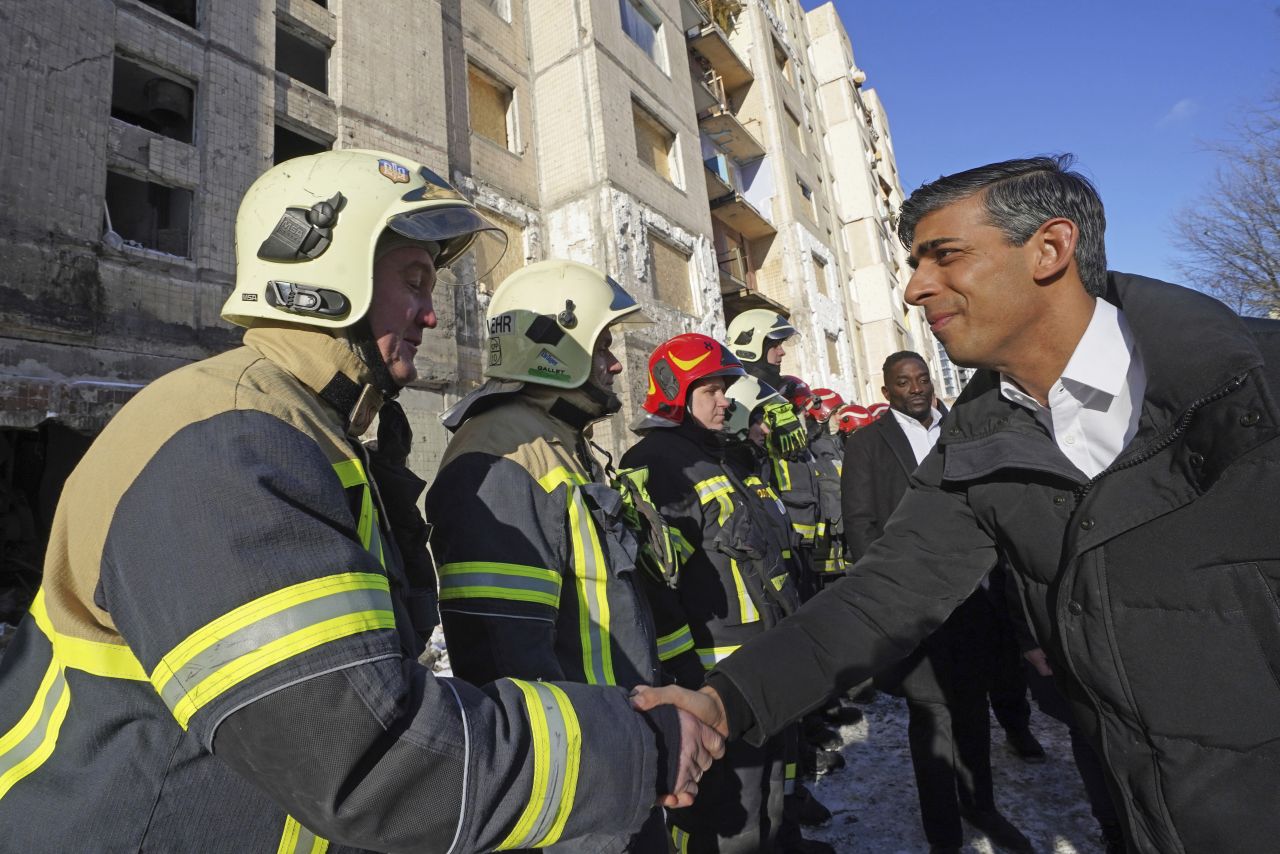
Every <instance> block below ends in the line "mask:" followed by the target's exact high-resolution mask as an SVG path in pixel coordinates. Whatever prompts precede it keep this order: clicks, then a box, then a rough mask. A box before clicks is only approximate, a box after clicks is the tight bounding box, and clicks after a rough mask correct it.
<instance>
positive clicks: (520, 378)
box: [426, 261, 700, 852]
mask: <svg viewBox="0 0 1280 854" xmlns="http://www.w3.org/2000/svg"><path fill="white" fill-rule="evenodd" d="M648 322H649V321H648V318H646V317H645V316H644V314H643V312H642V311H641V310H640V306H639V305H638V304H637V303H636V301H635V300H634V299H632V298H631V295H630V294H628V293H627V292H626V291H625V290H623V289H622V287H621V286H619V285H618V283H617V282H615V281H614V280H613V279H611V278H609V277H608V276H606V275H605V274H604V273H602V272H600V271H599V270H596V269H594V268H592V267H588V266H586V265H584V264H579V263H577V262H574V261H542V262H540V263H536V264H532V265H530V266H528V267H525V268H523V269H521V270H519V271H517V272H516V273H514V274H512V275H511V276H510V277H509V278H507V279H506V281H504V282H503V283H502V284H501V285H499V287H498V289H497V291H496V292H495V293H494V295H493V299H492V300H491V301H490V303H489V307H488V311H487V323H488V330H489V348H488V349H489V357H488V365H487V367H486V368H485V376H487V377H488V381H487V382H486V383H485V384H484V385H483V386H481V387H480V388H479V389H477V390H476V391H474V392H472V393H471V394H470V395H468V396H467V397H465V398H463V400H461V401H460V402H459V403H458V404H457V405H456V406H455V407H453V409H451V410H450V411H449V412H447V413H446V414H445V416H444V418H443V420H444V424H445V426H446V427H447V428H448V429H449V430H450V431H452V432H453V438H452V439H451V440H450V442H449V446H448V448H447V449H446V450H445V455H444V459H443V461H442V462H441V465H440V471H439V473H438V474H437V475H436V479H435V482H434V483H433V484H432V486H431V488H430V490H429V491H428V493H427V505H426V506H427V518H428V519H430V520H431V523H432V525H433V533H432V536H431V547H432V551H433V553H434V554H435V557H436V560H437V561H439V564H440V598H441V611H442V615H443V621H444V632H445V640H446V641H447V643H448V647H449V655H450V662H451V663H452V666H453V671H454V673H455V674H456V675H457V676H459V677H461V678H463V679H466V680H467V681H469V682H476V683H487V682H491V681H493V680H495V679H499V678H501V677H512V678H518V679H527V680H533V681H539V680H541V681H570V682H577V683H583V684H589V685H620V686H622V687H624V688H627V689H630V688H633V687H635V686H636V685H639V684H650V685H652V684H659V683H658V667H659V661H658V651H657V647H656V640H657V635H656V634H655V628H654V623H653V619H652V617H651V615H650V613H649V610H648V607H647V605H646V594H645V593H644V592H643V591H642V589H641V587H642V585H644V584H646V583H647V582H648V580H649V579H648V576H646V575H644V574H643V573H641V572H638V571H637V566H636V563H637V562H636V558H635V556H636V554H637V551H638V548H639V539H638V538H637V536H636V533H635V532H633V531H632V530H631V529H630V528H628V527H627V524H626V522H625V516H624V513H623V501H622V496H621V495H620V494H619V492H617V491H615V490H613V489H611V488H610V487H609V486H608V484H607V482H606V473H605V470H604V467H603V466H602V465H601V464H600V462H599V460H598V459H597V458H596V455H595V454H594V453H593V451H592V447H591V442H590V439H589V435H590V430H591V425H592V424H593V423H594V422H596V421H599V420H600V419H602V418H606V417H608V416H609V415H611V414H613V413H614V412H617V411H618V409H619V407H620V405H621V404H620V401H619V399H618V397H617V395H616V394H615V393H614V391H613V385H614V380H615V377H616V376H617V375H618V374H619V373H620V372H621V370H622V365H621V364H620V363H619V362H618V360H617V358H615V357H614V354H613V351H612V350H611V347H612V344H613V341H614V338H615V336H616V335H620V334H621V330H622V329H623V328H626V327H627V326H634V325H636V324H640V323H648ZM655 515H656V514H655ZM661 574H662V573H659V575H661ZM699 676H700V674H699ZM548 850H551V851H556V852H560V851H582V852H597V851H601V850H606V846H605V845H604V844H603V841H602V840H600V839H596V838H583V839H578V840H573V841H571V842H568V843H561V844H558V845H554V846H551V847H550V848H549V849H548ZM627 850H629V851H637V852H665V851H666V850H667V842H666V831H665V827H664V824H663V818H662V811H661V810H658V809H655V811H654V812H653V814H652V815H651V816H650V820H649V821H648V822H646V824H645V826H644V828H643V829H642V830H641V832H640V833H639V834H637V835H636V836H635V837H634V838H633V839H631V840H630V844H629V846H628V849H627Z"/></svg>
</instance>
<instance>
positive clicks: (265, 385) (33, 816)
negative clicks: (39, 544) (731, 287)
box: [0, 151, 716, 852]
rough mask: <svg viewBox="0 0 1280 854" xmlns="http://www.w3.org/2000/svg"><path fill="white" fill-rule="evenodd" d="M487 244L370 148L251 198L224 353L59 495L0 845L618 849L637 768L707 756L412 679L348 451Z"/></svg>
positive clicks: (425, 183) (110, 428) (549, 693)
mask: <svg viewBox="0 0 1280 854" xmlns="http://www.w3.org/2000/svg"><path fill="white" fill-rule="evenodd" d="M497 233H498V232H497V230H496V229H495V228H494V227H493V226H492V225H491V224H490V223H488V222H487V221H486V220H485V219H484V218H483V217H481V216H480V215H479V214H478V212H477V211H476V209H475V208H474V207H473V206H472V205H471V204H470V203H469V202H467V201H466V200H465V199H464V198H463V197H462V196H461V195H460V194H458V193H457V192H456V191H455V190H454V189H453V188H452V187H450V186H449V185H448V184H447V183H446V182H445V181H443V180H442V179H441V178H439V177H438V176H437V175H435V174H434V173H433V172H431V171H430V170H428V169H427V168H425V167H423V166H422V165H420V164H418V163H414V162H412V161H410V160H407V159H405V158H402V157H398V156H395V155H392V154H384V153H379V152H367V151H332V152H325V153H321V154H318V155H314V156H310V157H303V158H297V159H294V160H289V161H286V162H284V163H282V164H279V165H277V166H275V167H273V168H272V169H270V170H269V171H268V172H267V173H266V174H264V175H263V176H262V177H261V178H259V179H258V180H257V181H256V182H255V183H254V184H253V186H251V187H250V188H249V190H248V192H247V193H246V195H245V197H244V199H243V202H242V204H241V206H240V210H239V214H238V216H237V221H236V247H237V278H236V285H235V288H234V290H233V291H232V293H231V295H230V298H229V299H228V300H227V303H226V305H225V306H224V307H223V317H224V318H225V319H227V320H229V321H231V322H232V323H235V324H238V325H240V326H244V327H246V328H247V332H246V333H245V338H244V346H242V347H239V348H237V349H234V350H231V351H229V352H227V353H224V354H222V355H219V356H215V357H213V358H211V359H206V360H204V361H202V362H197V363H195V364H193V365H189V366H187V367H184V368H181V369H179V370H178V371H175V372H173V373H171V374H169V375H167V376H165V377H161V378H160V379H158V380H156V381H155V382H153V383H151V384H150V385H149V386H147V387H146V388H145V389H143V390H142V391H141V392H139V393H138V394H137V396H135V397H134V399H133V400H132V401H130V402H129V403H128V404H127V405H126V406H125V407H124V408H123V409H122V410H121V411H120V413H119V414H118V415H117V416H116V417H115V418H114V419H112V421H111V423H110V424H108V425H107V427H106V429H105V430H104V431H103V433H102V434H101V435H100V436H99V437H98V439H97V440H96V441H95V442H94V444H93V446H92V447H91V448H90V449H89V451H88V453H87V454H86V456H85V457H84V459H83V461H82V462H81V463H80V465H79V466H78V467H77V469H76V470H75V472H74V473H73V474H72V476H71V478H70V480H69V481H68V483H67V486H66V489H65V491H64V492H63V495H62V500H61V502H60V505H59V507H58V510H57V514H56V518H55V522H54V529H53V532H52V535H51V540H50V544H49V549H48V553H47V557H46V562H45V571H44V585H43V587H42V588H41V590H40V593H39V595H38V596H37V599H36V601H35V603H34V604H33V606H32V609H31V613H30V614H29V615H28V616H27V617H26V618H25V619H24V621H23V623H22V625H21V626H20V627H19V629H18V635H17V637H16V638H15V640H14V641H13V643H12V645H11V646H10V648H9V649H8V651H7V654H6V656H5V658H4V661H3V664H2V665H0V697H3V700H2V701H0V826H3V827H4V840H5V841H4V847H5V848H6V849H8V850H14V851H33V850H41V851H81V850H99V851H108V850H135V851H136V850H155V851H196V850H220V851H230V850H235V851H282V852H284V851H287V852H294V851H311V852H318V851H325V850H326V849H327V850H329V851H330V852H336V851H351V850H356V849H376V850H384V851H386V850H417V851H433V852H444V851H478V850H489V849H494V848H513V847H519V846H522V845H525V846H527V845H539V844H544V843H547V842H551V841H554V840H555V839H556V838H560V837H566V838H567V837H574V836H579V835H583V834H585V833H588V832H592V831H608V830H612V831H615V832H630V831H633V830H634V829H635V828H637V827H639V826H640V824H641V823H642V822H643V821H644V820H645V818H646V817H647V816H648V814H649V812H650V810H651V808H652V805H653V803H654V800H655V797H656V796H657V794H658V793H659V791H660V790H662V789H664V788H666V787H668V786H670V785H673V784H670V783H667V782H660V781H658V779H657V777H658V773H657V772H658V769H659V768H660V767H662V766H664V765H665V768H666V770H667V772H669V773H670V772H675V771H677V770H680V771H682V772H683V775H684V777H685V778H687V779H688V780H692V778H693V777H695V776H696V773H697V772H696V770H694V769H693V766H690V765H689V763H688V761H687V758H688V756H689V748H690V746H691V745H693V744H695V743H702V744H706V747H708V748H709V749H710V751H712V752H714V750H715V749H716V745H715V743H714V742H711V743H709V744H708V743H705V742H702V741H701V740H700V739H699V738H698V731H696V730H693V729H690V728H688V726H687V721H686V719H678V720H677V719H672V718H661V717H659V718H654V717H649V718H644V717H641V716H639V715H637V714H636V713H634V712H633V711H632V710H631V709H630V708H629V706H628V701H627V696H626V692H625V691H623V690H621V689H617V688H605V687H591V686H584V685H576V684H571V683H559V684H556V683H550V682H547V683H540V682H534V681H530V680H516V679H503V680H499V681H497V682H495V683H493V684H491V685H489V686H487V687H485V688H476V687H473V686H471V685H469V684H467V683H464V682H461V681H457V680H446V679H437V678H434V677H433V676H432V674H431V673H430V672H429V671H428V670H427V669H426V668H425V667H423V666H422V665H420V664H418V662H417V657H418V654H419V653H420V651H421V649H422V643H421V640H420V638H419V637H418V634H417V632H416V631H415V629H416V628H417V627H415V626H414V625H413V623H412V620H411V619H410V616H409V614H410V611H409V609H408V604H407V602H408V598H409V597H408V593H409V592H410V591H409V590H408V587H409V582H408V579H406V577H405V576H404V574H403V573H402V570H401V559H400V556H399V554H398V550H397V548H396V545H395V542H394V540H393V539H392V538H391V537H390V536H389V532H388V530H387V528H386V527H385V520H386V519H387V517H388V513H387V512H386V510H385V508H384V507H383V505H382V498H383V496H382V494H381V491H380V490H379V489H378V485H377V483H376V482H370V477H369V467H368V464H367V461H366V458H365V457H364V454H363V452H362V449H361V446H360V444H359V442H358V437H359V436H360V435H361V434H363V433H364V432H365V430H366V428H368V427H369V425H370V422H371V420H372V419H373V417H374V416H375V414H376V413H377V412H378V410H379V407H380V406H381V404H382V403H383V402H384V401H385V400H386V399H388V398H389V397H394V396H395V394H396V393H397V392H398V391H399V389H400V388H401V387H403V386H404V385H406V384H408V383H410V382H412V381H413V380H414V378H415V376H416V367H415V364H414V356H415V354H416V351H417V349H418V346H419V345H420V343H421V341H422V336H423V334H424V333H426V332H427V331H428V330H430V329H432V328H434V327H435V325H436V316H435V312H434V310H433V307H432V292H433V287H434V285H435V282H436V278H437V276H439V277H440V279H441V280H444V279H446V278H448V277H450V276H453V277H454V279H455V280H465V279H464V277H468V276H475V275H478V274H483V273H484V272H485V271H487V269H488V268H489V267H490V266H491V264H492V263H493V262H494V260H495V259H496V254H495V253H486V251H485V250H486V244H487V243H496V246H495V247H494V248H501V245H502V242H503V241H500V240H496V236H497ZM682 728H683V731H684V732H685V733H686V736H685V737H684V738H683V739H682V738H681V736H680V735H679V733H680V732H681V730H682ZM678 744H679V745H681V748H678V747H677V745H678ZM678 750H680V751H681V752H680V753H677V751H678ZM678 756H679V757H680V759H679V760H678V761H677V757H678ZM707 758H708V757H706V756H704V757H702V759H703V760H706V759H707ZM699 764H700V763H699ZM674 785H676V786H677V789H676V791H680V790H682V789H683V790H684V791H683V792H682V796H681V798H680V799H679V801H680V802H684V801H687V800H688V795H689V790H688V789H687V788H686V787H685V786H684V784H683V783H677V784H674ZM668 802H671V801H670V800H669V801H668Z"/></svg>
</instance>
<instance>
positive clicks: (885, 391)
mask: <svg viewBox="0 0 1280 854" xmlns="http://www.w3.org/2000/svg"><path fill="white" fill-rule="evenodd" d="M880 394H882V395H884V399H885V400H888V399H889V387H888V386H887V385H882V386H880Z"/></svg>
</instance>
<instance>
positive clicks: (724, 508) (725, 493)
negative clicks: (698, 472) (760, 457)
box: [693, 475, 733, 525]
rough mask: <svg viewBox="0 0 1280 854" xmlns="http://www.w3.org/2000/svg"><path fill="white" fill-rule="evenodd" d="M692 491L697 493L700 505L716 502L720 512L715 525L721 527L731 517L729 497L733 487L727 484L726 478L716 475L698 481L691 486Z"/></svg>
mask: <svg viewBox="0 0 1280 854" xmlns="http://www.w3.org/2000/svg"><path fill="white" fill-rule="evenodd" d="M693 490H694V492H696V493H698V501H699V503H701V504H709V503H710V502H712V501H716V502H718V504H719V508H720V510H719V517H718V519H717V524H720V525H723V524H724V523H725V521H726V520H728V518H729V517H730V516H731V515H733V499H732V498H730V497H729V496H730V495H731V494H732V493H733V486H732V485H731V484H730V483H729V478H728V477H726V476H724V475H716V476H715V477H709V478H707V479H706V480H702V481H698V482H697V483H695V484H694V485H693Z"/></svg>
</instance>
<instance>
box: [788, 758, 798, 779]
mask: <svg viewBox="0 0 1280 854" xmlns="http://www.w3.org/2000/svg"><path fill="white" fill-rule="evenodd" d="M786 775H787V779H788V780H794V779H795V778H796V763H794V762H788V763H787V768H786Z"/></svg>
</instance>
